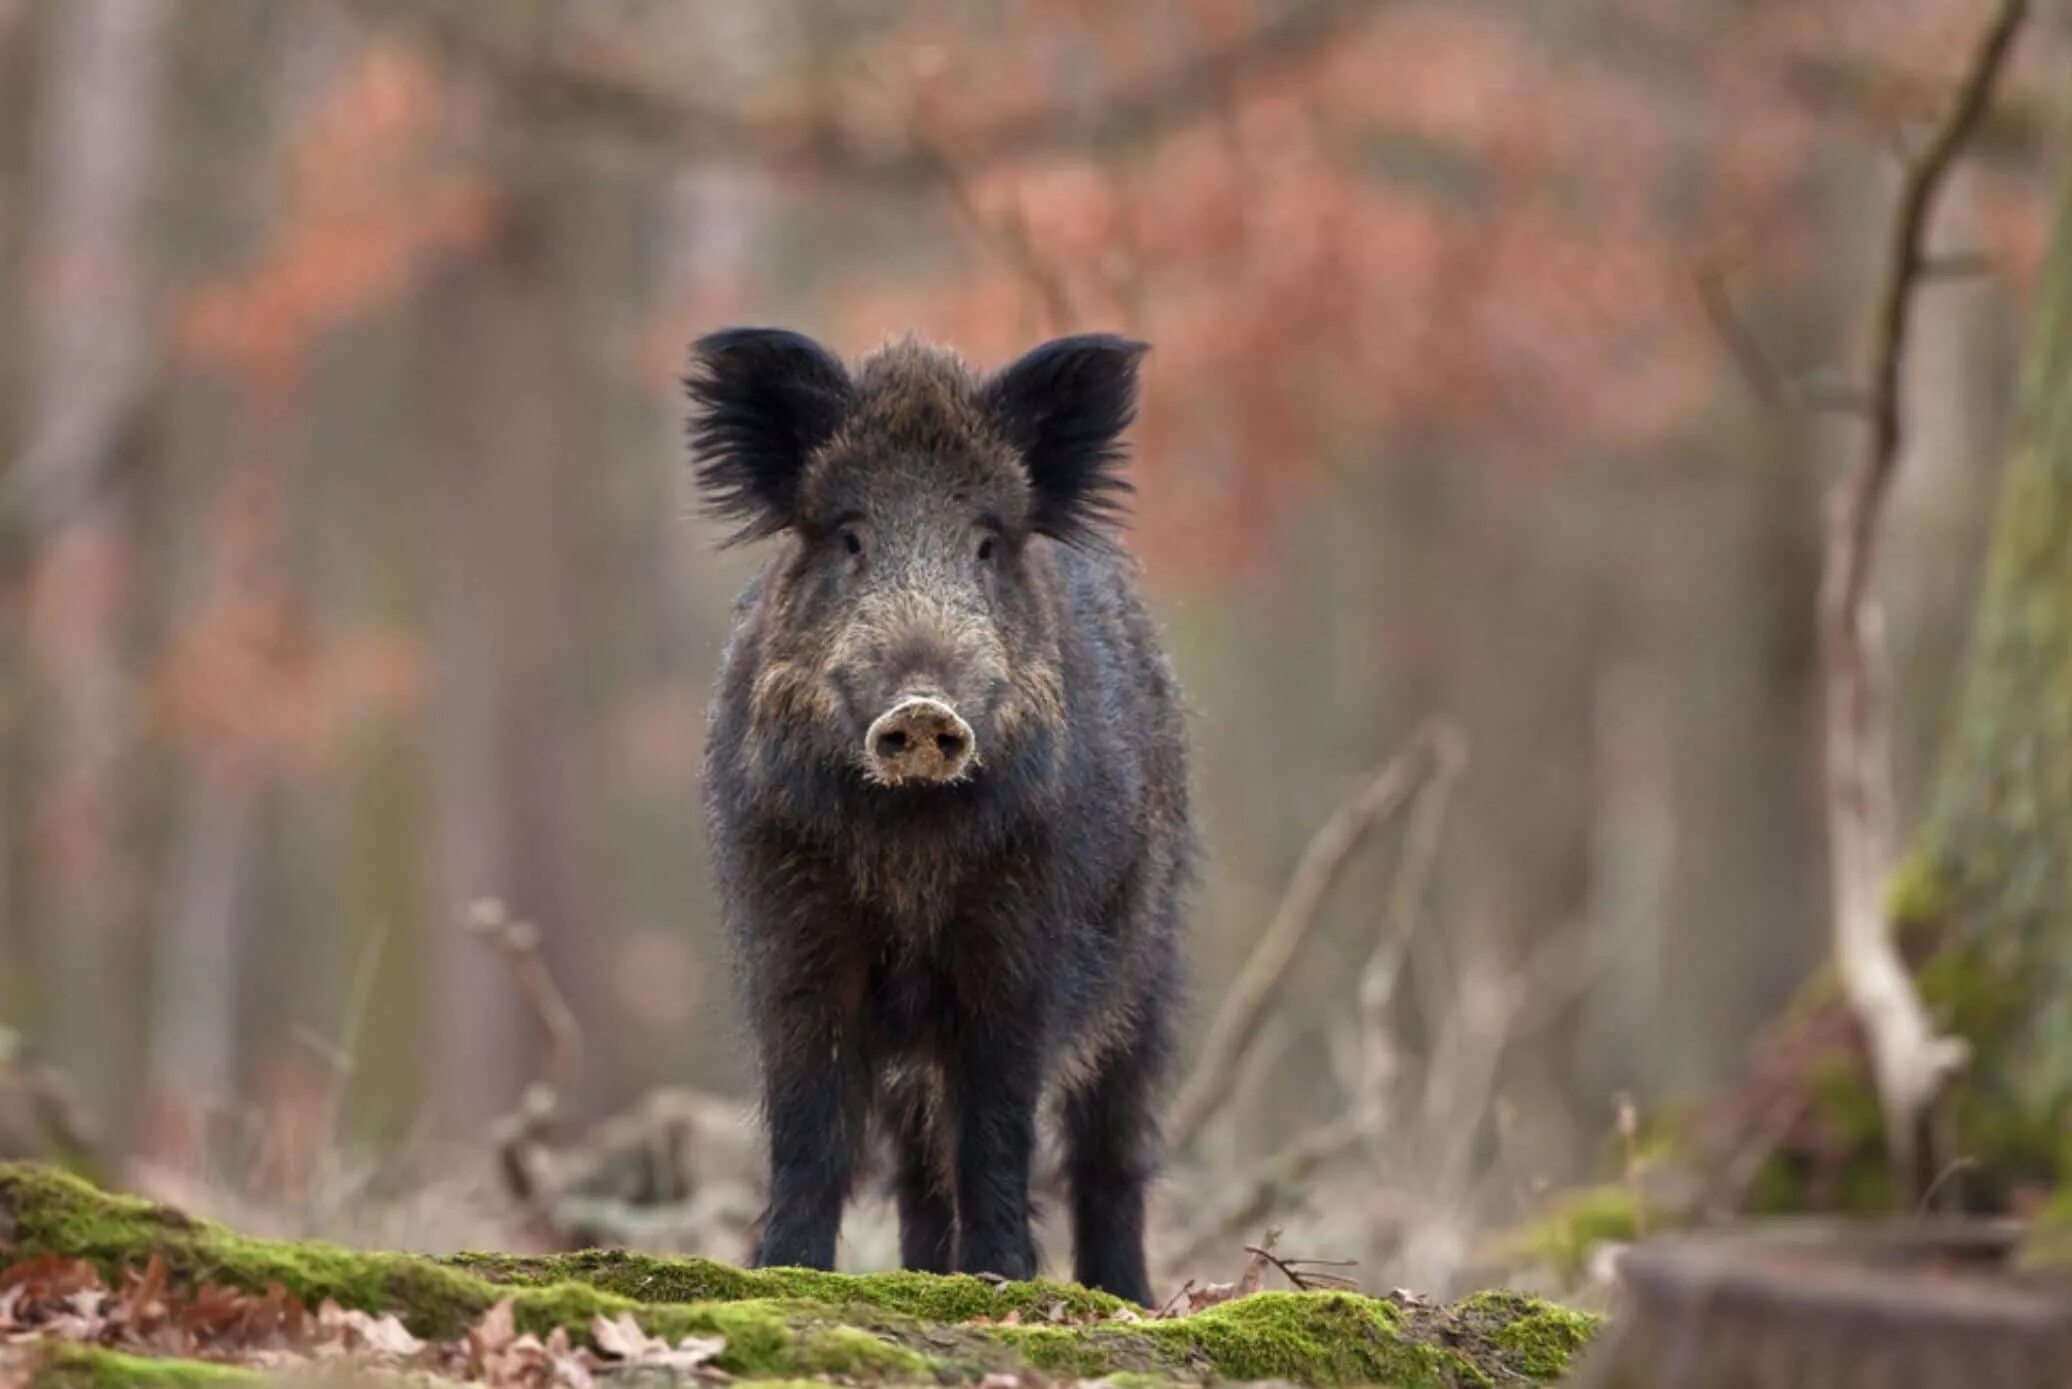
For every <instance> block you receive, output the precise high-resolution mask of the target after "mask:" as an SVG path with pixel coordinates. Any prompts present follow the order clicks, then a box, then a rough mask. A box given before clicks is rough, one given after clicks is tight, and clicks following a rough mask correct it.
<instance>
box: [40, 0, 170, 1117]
mask: <svg viewBox="0 0 2072 1389" xmlns="http://www.w3.org/2000/svg"><path fill="white" fill-rule="evenodd" d="M169 13H170V11H169V7H168V6H166V5H165V4H163V3H160V0H77V3H73V4H69V5H66V6H64V7H62V9H60V10H58V11H57V12H56V13H54V14H53V16H52V17H51V22H50V23H49V24H48V25H47V33H46V37H47V42H48V45H49V49H48V52H47V55H46V57H45V63H46V71H47V74H48V75H47V77H46V79H45V84H44V89H43V92H42V94H41V98H40V101H39V109H38V111H37V112H36V117H37V130H38V135H37V139H38V142H39V149H38V154H39V161H38V170H37V174H36V177H35V179H34V181H33V188H34V195H35V197H36V200H37V204H36V212H35V219H36V220H35V223H34V226H33V229H32V232H31V243H30V256H31V262H32V264H33V265H34V266H35V271H34V273H35V274H36V275H37V276H38V277H39V279H38V284H39V286H40V288H39V289H38V291H37V293H36V296H35V302H34V303H33V305H32V309H33V310H34V312H35V313H36V316H37V324H36V334H37V338H36V340H37V343H38V353H37V365H36V372H35V375H34V378H33V382H32V384H31V387H30V395H29V399H28V401H27V408H26V411H25V414H26V417H27V429H26V446H25V449H24V452H23V453H22V455H21V457H20V459H19V461H18V462H17V463H16V464H15V468H16V469H17V470H18V471H17V473H16V474H15V475H14V476H12V477H11V478H10V479H9V480H10V482H11V483H12V484H13V486H14V489H15V499H16V502H17V505H18V508H19V510H20V512H21V518H20V519H21V521H22V522H23V524H24V525H25V526H26V528H27V532H28V534H29V535H30V536H32V537H33V538H34V541H35V543H36V545H37V546H38V547H39V548H38V550H37V552H36V555H35V570H34V574H33V576H32V587H31V600H30V618H29V629H28V630H29V637H28V641H29V647H30V659H31V662H32V664H33V668H34V670H35V673H36V677H37V687H36V688H37V691H38V695H39V703H38V706H37V709H36V713H35V716H34V717H35V718H36V719H37V724H38V728H37V732H36V734H35V736H36V737H37V739H38V741H39V743H40V748H41V753H40V755H41V761H42V785H43V787H44V790H43V791H42V793H40V796H39V799H38V802H37V804H36V805H35V806H34V807H33V813H34V815H35V826H34V831H33V832H34V833H35V835H36V839H37V847H38V849H39V850H40V851H41V852H43V853H44V854H45V855H46V859H45V861H46V862H47V863H48V864H49V865H50V868H49V873H48V881H49V884H50V887H49V893H48V896H47V898H46V899H44V900H42V901H41V902H39V903H38V907H39V908H40V910H39V913H38V917H39V920H38V931H39V934H40V935H41V936H42V944H43V945H44V948H46V949H48V950H49V951H50V953H51V954H52V955H53V956H55V957H56V958H57V959H58V960H59V961H60V968H59V975H58V977H59V979H60V980H61V981H62V984H61V988H60V990H59V994H58V996H59V997H61V998H65V999H71V1000H85V999H89V998H92V997H95V996H97V995H98V994H99V993H100V992H101V991H102V990H104V989H106V988H107V987H108V984H109V976H110V973H111V971H112V970H114V969H115V967H116V965H117V963H118V959H119V957H120V955H121V951H120V949H119V946H120V944H121V943H120V941H119V939H118V937H119V934H120V932H121V930H122V928H123V926H124V924H125V918H126V917H127V916H128V915H129V914H130V912H131V910H132V906H131V902H130V900H129V892H130V889H131V888H132V886H133V884H132V882H131V877H132V875H133V873H134V871H135V865H134V864H132V863H131V862H129V861H128V860H127V858H126V855H125V851H124V846H123V844H122V830H123V824H124V812H125V807H126V805H127V803H128V800H127V791H126V787H125V786H124V784H123V777H122V763H123V758H124V755H125V752H126V750H127V749H126V744H127V740H128V738H129V736H130V725H131V721H132V718H133V711H132V710H131V708H130V707H129V706H130V699H131V695H130V692H129V690H128V689H127V687H126V683H125V677H124V669H123V650H122V646H123V624H124V621H125V618H126V616H127V610H128V607H129V601H130V593H129V572H128V563H127V548H128V547H127V540H126V536H125V526H126V519H125V517H124V516H123V514H122V512H121V510H120V509H119V508H118V507H117V506H116V505H115V504H114V502H113V501H112V500H111V499H110V498H109V496H108V493H107V487H106V483H107V482H108V473H109V472H110V470H111V464H112V461H113V459H114V458H115V457H116V455H117V454H118V452H119V450H120V449H121V448H123V447H124V439H123V435H124V433H125V430H126V429H127V428H128V427H129V423H130V420H131V417H132V416H133V415H134V414H135V412H136V409H137V407H138V402H139V400H140V398H141V394H142V392H143V391H144V389H145V382H146V377H147V375H148V373H149V371H150V370H151V364H150V360H149V359H150V354H151V342H152V313H151V303H150V289H151V278H152V277H151V275H150V273H149V270H150V260H151V245H150V238H149V237H148V236H147V235H146V231H147V229H148V216H149V200H148V195H149V193H150V190H151V182H152V178H153V176H154V174H155V172H156V171H155V168H154V162H153V161H154V151H155V149H156V147H157V136H158V130H159V126H160V122H161V120H162V117H163V111H162V109H161V103H160V98H161V95H162V87H163V77H164V56H165V53H164V49H165V42H164V41H165V29H166V23H167V19H168V16H169ZM47 1022H48V1027H49V1031H50V1033H51V1041H52V1042H53V1043H54V1046H55V1054H56V1055H57V1056H58V1057H59V1058H60V1059H61V1060H62V1061H63V1062H64V1064H65V1066H66V1068H67V1069H68V1070H69V1071H70V1073H71V1074H72V1075H74V1076H75V1077H77V1078H78V1079H79V1080H80V1081H81V1083H82V1084H84V1085H85V1086H86V1088H87V1090H88V1093H89V1095H90V1097H91V1098H92V1099H93V1100H95V1101H97V1102H99V1101H105V1100H106V1099H107V1097H108V1096H109V1094H110V1093H111V1090H112V1085H113V1076H114V1073H115V1070H116V1064H115V1063H116V1052H117V1050H118V1048H119V1044H120V1043H119V1039H120V1036H121V1034H120V1033H116V1034H115V1035H114V1038H113V1039H111V1036H110V1031H109V1019H108V1018H107V1017H105V1016H103V1015H101V1014H100V1013H98V1012H97V1011H96V1010H94V1009H91V1008H84V1007H81V1008H76V1009H73V1010H70V1011H66V1010H59V1011H58V1012H57V1013H56V1014H55V1015H53V1016H51V1017H50V1018H49V1019H48V1020H47Z"/></svg>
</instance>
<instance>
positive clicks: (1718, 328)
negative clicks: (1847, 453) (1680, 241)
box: [1692, 263, 1870, 415]
mask: <svg viewBox="0 0 2072 1389" xmlns="http://www.w3.org/2000/svg"><path fill="white" fill-rule="evenodd" d="M1692 279H1693V281H1694V282H1695V283H1696V285H1697V287H1698V302H1699V303H1700V305H1702V306H1703V307H1704V309H1705V318H1706V321H1707V322H1709V323H1710V324H1711V325H1712V330H1713V332H1714V333H1716V334H1717V335H1718V336H1719V339H1720V341H1721V342H1722V343H1723V344H1724V345H1725V346H1726V349H1727V355H1729V356H1730V357H1732V358H1733V359H1734V365H1735V367H1736V368H1737V369H1738V371H1739V373H1740V375H1741V378H1742V379H1743V380H1744V381H1746V382H1747V383H1748V388H1749V389H1750V390H1751V391H1753V392H1755V398H1756V399H1757V400H1758V401H1760V402H1761V403H1762V405H1763V407H1764V408H1765V409H1768V410H1774V411H1777V412H1779V413H1787V412H1789V413H1802V414H1804V413H1829V414H1839V415H1863V414H1866V413H1868V410H1869V406H1870V397H1869V395H1868V393H1867V392H1865V391H1864V390H1863V388H1862V387H1860V386H1856V385H1853V384H1851V383H1850V382H1848V381H1845V380H1838V379H1835V378H1834V377H1833V376H1832V375H1831V374H1828V373H1824V372H1818V371H1812V372H1806V373H1804V374H1801V375H1792V374H1789V373H1787V372H1786V371H1785V370H1784V369H1783V368H1782V367H1780V366H1778V365H1777V362H1776V361H1775V360H1774V359H1773V358H1772V357H1771V355H1770V352H1769V349H1768V348H1766V347H1764V346H1763V343H1762V340H1761V339H1760V338H1758V337H1757V336H1756V335H1755V332H1754V330H1753V329H1751V328H1750V327H1749V326H1748V324H1747V323H1746V322H1744V321H1743V320H1742V318H1741V315H1740V314H1739V313H1738V312H1736V311H1735V308H1734V303H1733V300H1732V299H1730V298H1729V297H1728V295H1727V282H1726V271H1725V270H1724V269H1723V268H1722V267H1721V266H1719V265H1717V264H1713V263H1707V264H1703V265H1700V266H1699V267H1698V269H1697V270H1695V271H1694V272H1692Z"/></svg>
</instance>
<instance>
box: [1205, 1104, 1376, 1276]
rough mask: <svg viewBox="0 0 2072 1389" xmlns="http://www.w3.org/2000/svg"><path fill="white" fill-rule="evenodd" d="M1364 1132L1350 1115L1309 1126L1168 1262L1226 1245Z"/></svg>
mask: <svg viewBox="0 0 2072 1389" xmlns="http://www.w3.org/2000/svg"><path fill="white" fill-rule="evenodd" d="M1365 1136H1366V1135H1365V1132H1364V1131H1363V1129H1362V1128H1361V1125H1360V1123H1359V1121H1358V1119H1357V1118H1355V1117H1351V1116H1348V1117H1345V1118H1341V1119H1338V1120H1337V1121H1335V1122H1333V1123H1330V1124H1326V1125H1324V1126H1323V1127H1321V1128H1313V1129H1310V1130H1309V1131H1308V1132H1306V1133H1304V1134H1303V1135H1302V1137H1300V1138H1298V1139H1296V1140H1295V1141H1294V1142H1292V1143H1290V1144H1288V1146H1286V1147H1285V1148H1282V1149H1281V1150H1280V1151H1278V1152H1276V1153H1275V1154H1274V1155H1273V1156H1272V1157H1270V1158H1268V1159H1267V1160H1266V1161H1264V1162H1262V1163H1260V1164H1259V1165H1258V1166H1257V1167H1256V1168H1254V1169H1253V1171H1252V1175H1251V1177H1250V1178H1249V1179H1248V1182H1247V1184H1246V1186H1245V1188H1244V1191H1243V1194H1242V1195H1240V1196H1239V1197H1237V1199H1235V1200H1233V1201H1231V1202H1230V1203H1228V1204H1227V1205H1225V1206H1224V1207H1223V1209H1222V1210H1220V1211H1218V1212H1217V1213H1215V1214H1214V1215H1212V1216H1211V1217H1210V1218H1209V1219H1207V1220H1205V1221H1203V1222H1202V1224H1201V1226H1200V1227H1199V1228H1198V1229H1196V1230H1194V1231H1193V1232H1192V1233H1190V1234H1188V1235H1187V1236H1186V1237H1185V1238H1184V1239H1183V1240H1182V1242H1181V1244H1180V1247H1179V1249H1178V1251H1177V1252H1176V1253H1175V1254H1174V1255H1173V1257H1172V1259H1171V1260H1170V1262H1169V1265H1168V1266H1169V1267H1171V1268H1174V1269H1181V1268H1186V1267H1188V1266H1190V1265H1192V1264H1194V1263H1196V1262H1198V1261H1199V1260H1201V1259H1203V1258H1205V1257H1207V1256H1208V1255H1209V1254H1210V1253H1211V1252H1213V1251H1214V1250H1217V1249H1220V1248H1224V1247H1227V1246H1228V1245H1229V1244H1230V1242H1231V1241H1232V1240H1234V1239H1236V1238H1237V1237H1238V1235H1239V1233H1240V1232H1242V1231H1245V1230H1249V1229H1254V1228H1256V1227H1257V1226H1258V1224H1259V1222H1260V1221H1262V1220H1265V1219H1266V1218H1267V1217H1268V1216H1271V1215H1272V1214H1273V1213H1274V1212H1275V1211H1276V1210H1278V1209H1280V1208H1281V1207H1282V1206H1283V1205H1284V1204H1285V1203H1286V1202H1287V1198H1288V1193H1289V1192H1290V1191H1291V1190H1292V1189H1294V1188H1296V1187H1298V1186H1300V1185H1301V1184H1302V1183H1304V1182H1306V1181H1308V1180H1309V1178H1310V1177H1311V1176H1312V1175H1313V1174H1314V1173H1316V1172H1317V1171H1319V1170H1320V1169H1322V1168H1325V1167H1328V1166H1330V1165H1331V1164H1332V1163H1334V1162H1336V1161H1337V1160H1338V1159H1339V1158H1341V1157H1344V1156H1345V1155H1346V1154H1347V1153H1350V1152H1352V1151H1354V1150H1355V1149H1356V1148H1358V1147H1359V1146H1360V1142H1361V1140H1362V1139H1363V1138H1364V1137H1365Z"/></svg>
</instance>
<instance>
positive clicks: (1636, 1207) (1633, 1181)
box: [1616, 1092, 1648, 1239]
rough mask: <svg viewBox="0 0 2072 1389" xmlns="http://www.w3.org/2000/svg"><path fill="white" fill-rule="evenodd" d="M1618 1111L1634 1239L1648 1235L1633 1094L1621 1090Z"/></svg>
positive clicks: (1646, 1204)
mask: <svg viewBox="0 0 2072 1389" xmlns="http://www.w3.org/2000/svg"><path fill="white" fill-rule="evenodd" d="M1616 1104H1617V1106H1618V1112H1619V1148H1620V1150H1621V1152H1622V1154H1623V1155H1624V1157H1625V1160H1626V1161H1625V1172H1626V1195H1627V1197H1628V1199H1629V1200H1631V1201H1632V1202H1633V1235H1634V1238H1636V1239H1646V1238H1647V1237H1648V1203H1647V1200H1646V1193H1645V1192H1644V1191H1643V1190H1642V1188H1641V1181H1640V1109H1639V1107H1638V1106H1637V1105H1635V1104H1634V1102H1633V1096H1631V1095H1629V1094H1626V1093H1624V1092H1621V1093H1620V1094H1619V1096H1618V1099H1617V1101H1616Z"/></svg>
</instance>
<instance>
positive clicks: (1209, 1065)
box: [1168, 723, 1459, 1152]
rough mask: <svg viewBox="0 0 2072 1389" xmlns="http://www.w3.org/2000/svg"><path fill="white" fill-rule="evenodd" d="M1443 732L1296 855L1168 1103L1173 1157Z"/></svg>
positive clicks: (1210, 1108)
mask: <svg viewBox="0 0 2072 1389" xmlns="http://www.w3.org/2000/svg"><path fill="white" fill-rule="evenodd" d="M1449 731H1450V730H1448V729H1447V727H1446V726H1445V725H1443V724H1439V723H1429V724H1426V725H1425V726H1424V727H1422V728H1420V729H1419V730H1418V731H1417V733H1416V734H1415V735H1413V736H1412V738H1411V740H1410V742H1409V743H1408V744H1406V745H1405V746H1404V748H1403V750H1402V751H1401V752H1399V753H1397V754H1396V755H1395V756H1394V757H1392V758H1390V759H1389V760H1388V762H1387V763H1386V764H1385V765H1383V766H1382V768H1381V769H1380V770H1379V771H1377V772H1375V773H1374V774H1373V775H1372V776H1370V777H1369V778H1368V780H1367V782H1366V784H1365V785H1364V786H1363V787H1362V788H1361V789H1360V791H1359V792H1358V793H1357V794H1355V795H1354V796H1353V797H1352V798H1351V799H1350V800H1348V801H1346V802H1345V803H1344V804H1342V805H1340V806H1339V807H1338V809H1337V810H1335V811H1333V812H1332V814H1331V818H1330V819H1328V820H1326V821H1325V822H1324V825H1323V827H1322V828H1321V829H1319V830H1318V831H1317V833H1316V835H1315V837H1313V838H1312V839H1311V840H1310V842H1309V845H1308V847H1307V848H1305V849H1304V850H1303V851H1302V858H1301V859H1300V860H1299V861H1298V862H1297V863H1296V865H1295V871H1294V873H1293V874H1292V875H1291V876H1290V877H1289V879H1288V886H1287V890H1286V891H1285V892H1284V893H1283V895H1282V897H1281V902H1280V905H1279V907H1277V908H1276V909H1275V910H1274V914H1273V920H1272V921H1271V922H1269V923H1268V924H1267V927H1266V931H1265V933H1264V934H1263V935H1261V936H1260V937H1259V943H1258V944H1257V945H1256V946H1254V947H1253V949H1252V955H1251V958H1250V959H1248V960H1246V961H1245V965H1244V968H1243V969H1241V970H1240V971H1239V972H1238V976H1237V980H1236V982H1234V983H1233V984H1232V985H1231V986H1230V992H1229V993H1227V994H1226V995H1225V996H1224V999H1223V1005H1222V1007H1220V1008H1219V1009H1217V1011H1216V1017H1215V1020H1214V1021H1213V1022H1212V1023H1210V1025H1209V1033H1208V1037H1207V1039H1206V1040H1205V1041H1204V1042H1203V1043H1202V1050H1201V1060H1200V1061H1199V1062H1198V1063H1196V1065H1195V1068H1194V1071H1193V1073H1192V1074H1191V1075H1189V1076H1188V1077H1187V1081H1186V1083H1185V1084H1184V1085H1182V1086H1181V1087H1180V1094H1179V1098H1178V1099H1176V1100H1175V1101H1174V1103H1173V1110H1172V1117H1171V1119H1170V1120H1169V1126H1168V1133H1169V1135H1170V1142H1171V1145H1172V1147H1173V1150H1174V1151H1175V1152H1178V1151H1180V1150H1182V1149H1185V1148H1186V1147H1188V1146H1189V1145H1190V1144H1192V1143H1193V1142H1194V1140H1195V1139H1196V1138H1198V1137H1200V1135H1201V1131H1202V1129H1203V1128H1204V1127H1205V1126H1206V1125H1207V1123H1208V1121H1209V1120H1210V1119H1211V1118H1212V1117H1213V1116H1214V1115H1215V1113H1216V1111H1217V1110H1218V1109H1220V1108H1221V1107H1222V1105H1223V1103H1224V1101H1226V1100H1227V1099H1229V1097H1230V1092H1231V1088H1232V1086H1233V1085H1234V1084H1235V1082H1236V1077H1237V1073H1238V1068H1239V1066H1240V1064H1241V1063H1242V1062H1243V1061H1244V1058H1245V1055H1246V1053H1247V1052H1248V1051H1250V1050H1251V1047H1252V1044H1253V1043H1254V1042H1256V1041H1257V1040H1258V1037H1259V1029H1260V1027H1261V1025H1262V1024H1263V1023H1264V1022H1265V1019H1266V1014H1267V1011H1268V1008H1269V1006H1270V1005H1271V1004H1272V1002H1273V1000H1274V999H1275V998H1276V997H1277V996H1278V995H1279V994H1280V991H1281V989H1282V988H1283V987H1284V986H1285V985H1286V983H1287V980H1288V973H1289V970H1290V969H1292V968H1293V966H1294V964H1295V960H1296V957H1297V956H1298V955H1299V954H1300V953H1301V951H1302V947H1303V945H1304V944H1305V943H1307V941H1308V940H1309V937H1310V935H1311V934H1312V933H1313V932H1314V931H1315V929H1316V926H1317V921H1318V918H1319V917H1320V915H1321V914H1322V909H1323V905H1324V902H1325V899H1326V898H1327V897H1328V896H1329V895H1330V892H1331V889H1332V887H1333V886H1335V885H1336V884H1337V882H1338V879H1339V877H1340V875H1341V874H1343V873H1344V871H1345V867H1346V865H1347V864H1348V863H1349V862H1351V860H1352V857H1353V855H1354V853H1355V852H1357V851H1358V849H1359V848H1360V846H1361V845H1362V844H1363V843H1365V842H1366V839H1367V836H1368V835H1369V834H1370V833H1371V832H1372V831H1373V829H1374V827H1375V826H1376V825H1378V824H1380V823H1381V822H1382V821H1383V820H1384V819H1387V818H1388V817H1389V816H1391V815H1393V814H1394V813H1395V812H1396V811H1397V810H1399V809H1400V808H1401V807H1402V806H1403V805H1404V804H1406V803H1407V802H1408V801H1409V799H1410V796H1411V793H1412V792H1414V791H1415V790H1416V789H1417V787H1418V786H1419V785H1420V784H1421V783H1422V782H1423V781H1424V780H1425V779H1426V778H1427V777H1428V776H1430V775H1431V768H1432V766H1433V765H1434V758H1435V757H1436V756H1437V755H1438V754H1437V753H1436V751H1435V749H1436V748H1437V747H1438V745H1439V744H1440V743H1441V741H1442V740H1443V739H1444V738H1445V737H1446V736H1448V733H1449ZM1452 736H1453V737H1456V738H1457V737H1458V736H1459V735H1458V734H1452Z"/></svg>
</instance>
